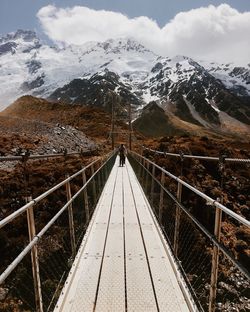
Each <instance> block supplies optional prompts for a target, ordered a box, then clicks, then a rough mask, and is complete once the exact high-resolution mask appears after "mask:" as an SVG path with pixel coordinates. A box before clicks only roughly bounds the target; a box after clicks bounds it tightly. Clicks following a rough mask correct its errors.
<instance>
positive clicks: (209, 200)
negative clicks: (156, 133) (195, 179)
mask: <svg viewBox="0 0 250 312" xmlns="http://www.w3.org/2000/svg"><path fill="white" fill-rule="evenodd" d="M130 153H131V154H134V155H136V156H137V157H140V158H142V159H144V160H145V161H147V162H148V163H150V164H152V165H154V166H155V167H156V168H158V169H159V170H161V171H162V172H164V173H165V174H166V175H168V176H169V177H170V178H172V179H174V180H175V181H177V182H179V183H180V184H182V185H183V186H185V187H186V188H188V189H190V190H191V191H193V192H194V193H196V194H197V195H198V196H200V197H202V198H203V199H205V200H206V202H207V203H209V204H210V205H212V206H215V207H217V208H219V209H220V210H222V211H224V212H225V213H226V214H228V215H230V216H231V217H232V218H234V219H235V220H237V221H239V222H240V223H242V224H244V225H245V226H247V227H249V228H250V221H248V220H247V219H245V218H243V217H241V216H240V215H238V214H237V213H235V212H233V211H232V210H230V209H229V208H227V207H226V206H224V205H222V204H221V203H219V202H218V201H217V200H215V199H213V198H211V197H209V196H208V195H206V194H204V193H202V192H201V191H199V190H197V189H196V188H195V187H194V186H192V185H190V184H188V183H187V182H185V181H183V180H181V179H180V178H178V177H176V176H175V175H173V174H172V173H170V172H169V171H167V170H166V169H163V168H162V167H160V166H159V165H157V164H156V163H154V162H152V161H151V160H149V159H148V158H146V157H144V156H142V155H140V154H138V153H136V152H133V151H130Z"/></svg>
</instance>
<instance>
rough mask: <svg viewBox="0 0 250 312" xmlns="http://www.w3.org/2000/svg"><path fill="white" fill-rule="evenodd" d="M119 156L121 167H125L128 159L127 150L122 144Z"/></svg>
mask: <svg viewBox="0 0 250 312" xmlns="http://www.w3.org/2000/svg"><path fill="white" fill-rule="evenodd" d="M118 151H119V156H120V164H119V166H120V167H123V165H125V159H126V155H127V150H126V147H125V146H124V144H121V145H120V147H119V150H118Z"/></svg>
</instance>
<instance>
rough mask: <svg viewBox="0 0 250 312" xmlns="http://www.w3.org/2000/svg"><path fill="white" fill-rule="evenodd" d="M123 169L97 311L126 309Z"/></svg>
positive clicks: (109, 232) (106, 249) (118, 177)
mask: <svg viewBox="0 0 250 312" xmlns="http://www.w3.org/2000/svg"><path fill="white" fill-rule="evenodd" d="M115 166H118V162H116V163H115ZM122 169H123V168H121V167H119V168H118V174H117V179H116V186H115V192H114V197H113V203H112V210H111V216H110V223H109V229H108V235H107V243H106V248H105V254H104V259H103V266H102V271H101V277H100V285H99V290H98V296H97V304H96V311H121V312H122V311H125V281H124V280H125V278H124V248H123V246H124V237H123V198H122Z"/></svg>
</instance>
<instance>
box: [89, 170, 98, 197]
mask: <svg viewBox="0 0 250 312" xmlns="http://www.w3.org/2000/svg"><path fill="white" fill-rule="evenodd" d="M90 168H91V176H93V175H94V173H95V169H94V166H93V165H91V167H90ZM92 185H93V196H94V203H96V199H97V195H96V185H95V177H94V178H93V179H92Z"/></svg>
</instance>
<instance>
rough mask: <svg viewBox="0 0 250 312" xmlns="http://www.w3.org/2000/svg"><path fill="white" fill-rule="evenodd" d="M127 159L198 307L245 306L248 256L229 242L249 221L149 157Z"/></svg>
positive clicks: (247, 227) (226, 308)
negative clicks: (244, 255)
mask: <svg viewBox="0 0 250 312" xmlns="http://www.w3.org/2000/svg"><path fill="white" fill-rule="evenodd" d="M129 158H130V162H131V164H132V167H133V168H134V170H135V172H136V174H137V176H138V179H139V181H140V182H141V185H142V187H143V189H144V191H145V194H146V195H147V198H148V200H149V202H150V204H151V207H152V208H153V211H154V214H155V216H156V218H157V219H158V222H159V224H160V226H161V229H162V231H163V232H164V235H165V237H166V240H167V242H168V243H169V246H170V247H171V250H172V255H173V257H174V258H175V261H176V264H177V266H178V267H179V270H180V271H181V273H182V275H183V276H184V278H185V280H186V283H187V285H188V286H189V291H190V292H191V294H192V296H193V298H194V300H195V302H196V305H197V306H198V307H199V309H200V310H201V311H203V310H204V311H215V310H218V311H219V310H221V311H230V309H231V310H232V309H236V310H238V311H241V310H242V311H244V309H245V307H246V306H247V305H249V303H250V302H249V299H247V295H246V294H247V292H246V291H245V289H246V288H249V286H250V282H249V277H250V275H249V271H248V269H247V266H246V263H247V255H246V259H244V257H242V255H241V253H240V251H241V250H240V248H241V247H242V248H243V247H244V246H238V247H235V246H234V245H233V244H234V243H235V240H237V235H238V234H240V235H242V236H244V235H245V237H247V235H249V234H248V233H249V230H250V222H249V221H248V220H246V219H245V218H243V217H242V216H240V215H238V214H236V213H235V212H233V211H232V210H230V209H229V208H227V207H225V206H224V205H222V204H221V203H220V202H219V201H218V200H214V199H212V198H211V197H209V196H207V195H206V194H204V193H203V192H201V191H200V190H198V189H197V188H195V187H193V186H191V185H189V184H188V183H186V182H185V181H183V180H182V179H180V178H178V177H176V176H174V175H173V174H171V173H170V172H168V171H167V170H165V169H163V168H161V167H160V166H158V165H157V164H155V163H154V162H152V161H151V160H149V159H147V158H145V157H143V156H141V155H139V154H137V153H134V152H130V155H129ZM204 217H205V218H204ZM235 233H236V234H235ZM242 244H244V242H242ZM237 248H239V249H238V250H237Z"/></svg>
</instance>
